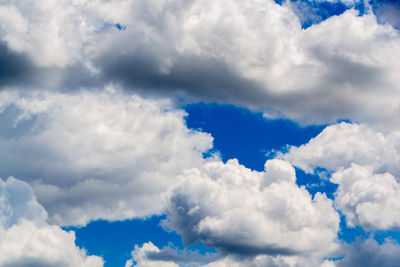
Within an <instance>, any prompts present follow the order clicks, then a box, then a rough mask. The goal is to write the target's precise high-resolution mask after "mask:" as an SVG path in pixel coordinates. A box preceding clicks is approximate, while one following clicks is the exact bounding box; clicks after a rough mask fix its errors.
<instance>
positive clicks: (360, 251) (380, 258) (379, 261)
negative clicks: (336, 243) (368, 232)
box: [336, 238, 400, 267]
mask: <svg viewBox="0 0 400 267" xmlns="http://www.w3.org/2000/svg"><path fill="white" fill-rule="evenodd" d="M343 251H345V257H344V258H343V259H342V260H339V261H337V262H336V265H337V266H338V267H354V266H363V267H376V266H380V267H397V266H399V262H400V246H399V244H397V243H395V241H392V240H386V241H385V242H384V243H383V244H378V243H377V242H376V241H375V240H374V239H372V238H371V239H366V240H361V239H358V240H356V241H355V242H354V243H352V244H348V245H345V246H344V247H343Z"/></svg>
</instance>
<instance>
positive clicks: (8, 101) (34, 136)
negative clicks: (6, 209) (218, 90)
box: [0, 87, 212, 225]
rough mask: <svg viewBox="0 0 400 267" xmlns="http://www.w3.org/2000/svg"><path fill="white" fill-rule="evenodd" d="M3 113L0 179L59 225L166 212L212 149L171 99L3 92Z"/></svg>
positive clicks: (0, 115) (0, 103) (209, 141)
mask: <svg viewBox="0 0 400 267" xmlns="http://www.w3.org/2000/svg"><path fill="white" fill-rule="evenodd" d="M109 90H111V91H112V88H111V87H110V88H109ZM0 107H2V112H1V113H0V121H1V124H2V129H1V131H0V151H1V152H0V159H1V160H0V162H1V163H0V173H1V175H2V176H9V175H14V176H17V177H20V179H22V180H24V181H27V182H29V183H30V184H31V185H32V187H33V189H34V191H35V193H36V195H37V197H38V199H39V202H40V203H41V204H42V205H43V206H44V207H45V208H46V210H47V211H48V212H49V217H50V218H49V220H50V221H51V222H53V223H57V224H63V225H70V224H73V225H75V224H78V225H80V224H82V225H84V224H86V223H87V222H88V221H90V220H93V219H108V220H121V219H127V218H132V217H137V216H140V217H141V216H149V215H152V214H156V213H159V212H161V209H162V206H163V204H162V202H163V201H162V199H163V197H164V194H166V193H167V192H168V190H170V188H171V187H172V186H173V185H174V184H175V183H176V182H177V180H178V178H177V176H178V175H179V174H180V173H181V172H182V170H183V169H185V168H192V167H197V166H200V165H202V164H203V155H202V153H203V152H206V151H207V150H208V149H210V148H211V146H212V138H211V136H210V135H208V134H205V133H200V132H196V131H192V130H189V129H188V128H187V127H186V125H185V121H184V116H185V113H184V112H183V111H182V110H177V109H174V108H173V104H172V103H171V102H170V101H168V100H150V99H144V98H141V97H139V96H136V95H126V94H123V93H120V92H117V91H116V92H114V93H112V92H105V91H99V92H87V91H86V92H76V93H70V94H63V93H51V92H30V93H27V92H16V91H3V92H1V93H0Z"/></svg>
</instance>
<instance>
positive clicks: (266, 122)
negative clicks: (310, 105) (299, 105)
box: [184, 103, 325, 171]
mask: <svg viewBox="0 0 400 267" xmlns="http://www.w3.org/2000/svg"><path fill="white" fill-rule="evenodd" d="M184 108H185V110H186V112H187V113H188V116H187V118H186V123H187V125H188V127H189V128H191V129H197V130H201V131H204V132H207V133H210V134H211V135H212V136H213V137H214V149H215V150H217V151H219V152H220V154H221V157H222V160H223V161H224V162H226V161H227V160H229V159H233V158H237V159H238V160H239V162H240V163H241V164H243V165H245V166H246V167H247V168H250V169H253V170H258V171H262V170H264V163H265V161H266V160H267V159H269V158H272V157H273V156H274V153H273V151H278V150H285V149H286V147H287V145H295V146H299V145H301V144H304V143H306V142H308V141H309V140H310V139H311V138H313V137H315V136H317V135H318V134H319V133H320V132H321V131H322V130H323V129H324V128H325V126H308V127H301V126H299V125H298V124H296V123H294V122H292V121H289V120H285V119H278V120H270V119H265V118H264V117H263V116H262V113H260V112H256V113H254V112H251V111H249V110H248V109H244V108H240V107H236V106H233V105H222V104H215V103H211V104H206V103H197V104H189V105H186V106H185V107H184ZM271 152H272V153H271Z"/></svg>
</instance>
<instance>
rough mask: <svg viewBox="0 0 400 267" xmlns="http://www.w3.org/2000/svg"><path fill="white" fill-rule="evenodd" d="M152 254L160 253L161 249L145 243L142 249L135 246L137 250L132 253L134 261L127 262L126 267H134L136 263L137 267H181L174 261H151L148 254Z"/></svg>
mask: <svg viewBox="0 0 400 267" xmlns="http://www.w3.org/2000/svg"><path fill="white" fill-rule="evenodd" d="M150 253H153V254H154V253H160V249H159V248H158V247H156V246H155V245H154V244H153V243H151V242H148V243H144V244H143V245H142V246H141V247H139V246H138V245H135V249H134V250H133V251H132V259H130V260H128V261H127V262H126V264H125V267H131V266H133V263H134V262H135V263H136V265H135V266H137V267H157V266H166V267H179V265H178V264H176V263H175V262H174V261H166V260H152V259H149V258H148V254H150Z"/></svg>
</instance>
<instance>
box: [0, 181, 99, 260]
mask: <svg viewBox="0 0 400 267" xmlns="http://www.w3.org/2000/svg"><path fill="white" fill-rule="evenodd" d="M46 219H47V212H46V210H45V209H44V208H43V207H42V206H41V205H40V204H39V203H38V202H37V200H36V197H35V196H34V194H33V191H32V189H31V187H30V186H29V185H28V184H27V183H25V182H22V181H19V180H17V179H15V178H13V177H10V178H8V179H7V180H6V181H3V180H1V179H0V265H1V266H4V267H14V266H15V267H16V266H48V267H51V266H54V267H59V266H71V267H75V266H79V267H95V266H96V267H100V266H103V260H102V259H101V258H100V257H97V256H87V255H86V252H85V250H83V249H79V248H78V247H76V246H75V234H74V232H66V231H64V230H62V229H61V228H60V227H58V226H55V225H49V224H48V223H47V222H46Z"/></svg>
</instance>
